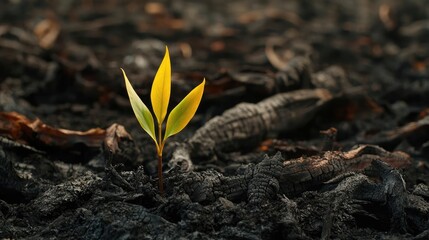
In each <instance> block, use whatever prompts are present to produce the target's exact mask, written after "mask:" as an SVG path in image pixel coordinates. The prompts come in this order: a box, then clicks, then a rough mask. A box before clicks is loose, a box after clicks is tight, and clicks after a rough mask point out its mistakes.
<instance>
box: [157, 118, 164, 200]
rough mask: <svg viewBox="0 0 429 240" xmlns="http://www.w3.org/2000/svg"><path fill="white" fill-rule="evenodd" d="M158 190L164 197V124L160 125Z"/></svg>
mask: <svg viewBox="0 0 429 240" xmlns="http://www.w3.org/2000/svg"><path fill="white" fill-rule="evenodd" d="M158 144H159V146H158V149H157V151H158V189H159V193H160V194H161V195H164V179H163V177H162V150H163V148H164V143H163V141H162V124H158Z"/></svg>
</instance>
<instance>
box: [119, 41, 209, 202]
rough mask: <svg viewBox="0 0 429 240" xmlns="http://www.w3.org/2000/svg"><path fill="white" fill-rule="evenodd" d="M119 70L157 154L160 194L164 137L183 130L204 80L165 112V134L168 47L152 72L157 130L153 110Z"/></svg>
mask: <svg viewBox="0 0 429 240" xmlns="http://www.w3.org/2000/svg"><path fill="white" fill-rule="evenodd" d="M121 70H122V73H123V74H124V79H125V86H126V88H127V92H128V97H129V98H130V103H131V107H132V108H133V111H134V114H135V115H136V118H137V120H138V122H139V123H140V126H141V127H142V128H143V130H144V131H146V133H147V134H149V136H150V137H151V138H152V139H153V141H154V142H155V146H156V151H157V155H158V186H159V191H160V193H161V194H163V192H164V183H163V182H164V181H163V177H162V150H163V148H164V145H165V141H166V140H167V138H169V137H171V136H173V135H174V134H176V133H178V132H180V131H182V130H183V129H184V128H185V126H186V125H187V124H188V123H189V121H190V120H191V119H192V117H193V116H194V115H195V112H196V111H197V108H198V105H199V104H200V102H201V97H202V96H203V92H204V84H205V82H206V80H205V79H203V82H202V83H201V84H200V85H198V86H196V87H195V88H194V89H193V90H192V91H191V92H190V93H189V94H188V95H187V96H186V97H185V98H184V99H183V100H182V101H181V102H180V103H179V104H177V106H176V107H175V108H174V109H173V110H171V112H170V114H169V115H168V119H167V124H166V127H165V133H164V135H163V133H162V124H163V122H164V119H165V116H166V115H167V108H168V102H169V101H170V90H171V64H170V55H169V53H168V48H167V47H165V55H164V59H163V60H162V62H161V65H160V66H159V68H158V71H157V73H156V75H155V79H154V80H153V83H152V89H151V92H150V99H151V102H152V110H153V113H154V114H155V117H156V120H157V126H158V130H157V131H156V132H155V124H154V119H153V116H152V113H151V112H150V110H149V108H148V107H147V106H146V105H145V104H144V103H143V101H142V100H141V99H140V98H139V96H138V95H137V93H136V91H134V89H133V87H132V86H131V83H130V81H129V80H128V78H127V75H126V74H125V71H124V70H123V69H122V68H121Z"/></svg>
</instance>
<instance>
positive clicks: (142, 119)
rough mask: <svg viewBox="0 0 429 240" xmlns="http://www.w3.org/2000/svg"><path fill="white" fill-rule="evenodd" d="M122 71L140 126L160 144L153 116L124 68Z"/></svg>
mask: <svg viewBox="0 0 429 240" xmlns="http://www.w3.org/2000/svg"><path fill="white" fill-rule="evenodd" d="M121 70H122V73H123V74H124V79H125V86H126V88H127V92H128V97H129V98H130V103H131V107H132V108H133V111H134V114H135V115H136V118H137V120H138V121H139V123H140V126H141V127H142V128H143V130H145V131H146V132H147V133H148V134H149V136H150V137H151V138H152V139H153V140H154V141H155V143H156V144H157V145H158V143H157V141H156V138H155V128H154V123H153V117H152V114H151V113H150V111H149V109H148V108H147V107H146V105H145V104H144V103H143V101H142V100H141V99H140V97H139V96H138V95H137V93H136V91H134V88H133V86H131V83H130V81H129V80H128V78H127V75H126V74H125V71H124V69H122V68H121Z"/></svg>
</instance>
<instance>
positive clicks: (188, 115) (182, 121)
mask: <svg viewBox="0 0 429 240" xmlns="http://www.w3.org/2000/svg"><path fill="white" fill-rule="evenodd" d="M205 83H206V80H205V79H204V80H203V82H202V83H201V84H200V85H198V86H196V87H195V88H194V89H193V90H192V91H191V92H190V93H189V94H188V95H187V96H186V97H185V98H184V99H183V100H182V101H181V102H180V103H179V104H177V106H176V107H175V108H174V109H173V110H171V113H170V115H169V116H168V119H167V127H166V129H165V135H164V140H165V139H167V138H168V137H170V136H172V135H174V134H176V133H178V132H180V131H182V130H183V128H185V127H186V125H187V124H188V123H189V121H191V119H192V117H193V116H194V114H195V112H196V111H197V108H198V105H200V102H201V98H202V96H203V92H204V84H205Z"/></svg>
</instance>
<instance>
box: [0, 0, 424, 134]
mask: <svg viewBox="0 0 429 240" xmlns="http://www.w3.org/2000/svg"><path fill="white" fill-rule="evenodd" d="M0 5H1V7H0V22H1V24H0V111H16V112H19V113H21V114H24V115H25V116H27V117H29V118H35V117H39V118H41V119H42V120H43V121H44V122H46V123H48V124H51V125H54V126H56V127H62V128H70V129H76V130H85V129H88V128H93V127H102V128H105V127H107V126H109V125H110V124H112V123H114V122H120V123H122V124H124V125H125V126H126V127H127V129H131V130H130V131H131V132H133V131H135V129H138V125H137V124H135V119H133V116H132V112H131V109H130V106H129V102H128V99H127V96H126V92H125V88H124V85H123V79H122V76H121V75H120V74H121V73H120V70H119V68H120V67H122V68H124V69H125V70H126V71H127V74H128V76H129V78H130V80H131V82H132V83H133V85H134V86H135V88H136V89H137V91H138V93H139V94H140V96H141V97H142V98H143V100H144V102H146V103H147V104H148V105H150V101H149V98H148V96H149V89H150V86H151V82H152V79H153V76H154V74H155V72H156V70H157V67H158V65H159V63H160V61H161V58H162V56H163V54H164V48H165V45H168V46H169V48H170V53H171V60H172V68H173V90H172V91H173V92H174V94H173V96H172V100H171V101H172V103H171V104H170V106H174V105H175V104H176V103H177V102H178V101H179V100H180V99H181V98H182V97H183V96H185V94H186V93H187V92H188V91H189V90H190V89H192V88H193V87H194V86H196V85H197V84H198V83H199V82H201V80H202V79H203V77H205V78H206V79H207V80H208V84H207V87H206V91H205V95H204V99H203V102H202V104H201V109H200V111H199V113H202V112H204V113H205V114H204V115H203V116H201V115H198V116H197V118H196V120H195V122H196V123H201V122H202V121H203V120H204V119H209V118H210V117H212V116H213V115H217V114H219V113H221V112H223V111H224V110H225V109H227V108H228V107H231V106H233V105H235V104H237V103H239V102H242V101H249V102H256V101H259V100H261V99H263V98H265V97H267V96H270V95H272V94H274V93H276V92H280V91H288V90H293V89H299V88H308V87H314V86H315V85H317V84H315V83H314V82H311V81H312V80H311V81H310V83H308V82H303V80H302V78H300V77H299V76H297V77H293V76H290V73H288V70H289V69H290V64H291V62H292V61H293V60H294V59H296V58H297V57H299V56H303V57H305V58H308V59H310V60H311V64H310V69H311V74H313V73H317V72H320V71H324V70H326V69H330V68H334V70H333V71H334V72H336V73H335V74H336V76H337V78H338V79H340V80H339V81H345V82H346V84H343V86H342V87H343V88H346V87H347V86H348V87H350V86H364V87H365V88H366V89H367V91H368V93H371V94H373V96H378V97H379V99H380V100H379V101H378V104H381V105H383V104H387V105H389V104H397V105H395V106H397V109H399V110H400V111H399V112H401V111H402V113H401V114H402V115H403V117H407V116H409V115H408V114H409V113H410V112H412V113H413V114H414V115H412V116H415V114H420V112H421V111H423V110H422V109H424V107H423V106H425V104H426V102H425V101H426V100H427V96H429V95H427V94H426V93H427V92H426V90H427V89H429V85H428V81H427V79H428V68H427V66H428V61H429V57H428V56H429V53H428V51H429V50H428V45H427V39H428V36H429V20H428V16H429V10H428V7H427V5H426V3H425V1H422V0H420V1H418V0H409V1H394V0H392V1H387V0H385V1H370V0H359V1H357V0H350V1H341V0H329V1H328V0H322V1H307V0H303V1H280V0H270V1H265V0H253V1H244V0H239V1H225V0H216V1H215V0H209V1H197V0H193V1H192V0H191V1H185V0H175V1H131V0H127V1H118V0H104V1H101V0H99V1H97V0H82V1H70V0H63V1H41V0H37V1H36V0H35V1H21V0H9V1H2V2H1V3H0ZM296 64H297V65H299V64H300V63H299V61H298V63H296ZM335 74H334V75H335ZM322 78H323V76H322ZM279 82H282V84H283V85H282V88H280V87H278V83H279ZM398 93H399V94H400V97H399V98H398ZM395 109H396V108H395ZM353 111H354V110H350V111H348V112H346V113H344V114H343V116H341V117H340V120H344V119H345V120H350V119H353V118H354V117H355V115H356V114H355V113H354V112H353ZM340 115H341V114H340ZM395 124H396V122H395ZM139 131H141V130H139ZM140 133H141V132H139V135H141V134H140ZM136 135H137V134H136Z"/></svg>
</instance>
